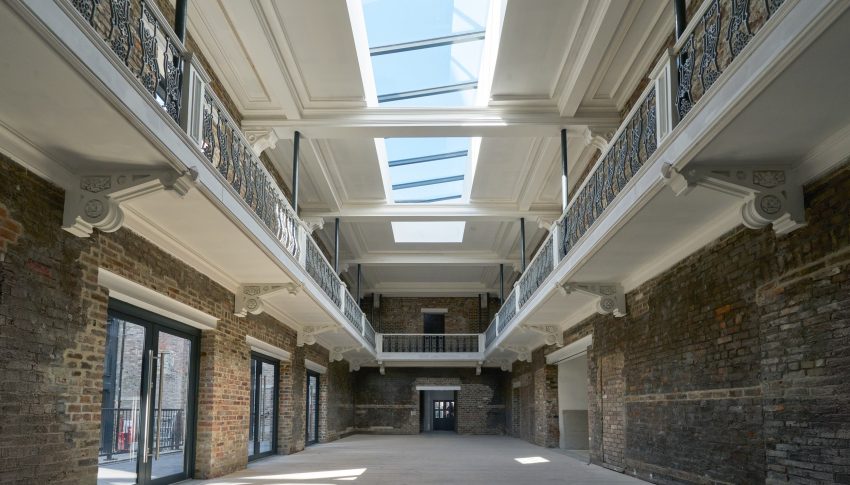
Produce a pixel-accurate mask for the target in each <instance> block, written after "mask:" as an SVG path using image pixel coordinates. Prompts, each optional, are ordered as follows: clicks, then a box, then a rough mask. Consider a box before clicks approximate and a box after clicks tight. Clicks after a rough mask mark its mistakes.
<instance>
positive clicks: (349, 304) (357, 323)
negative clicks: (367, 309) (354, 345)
mask: <svg viewBox="0 0 850 485" xmlns="http://www.w3.org/2000/svg"><path fill="white" fill-rule="evenodd" d="M362 317H363V311H361V310H360V305H358V304H357V301H355V300H354V297H353V296H351V293H349V292H348V291H346V292H345V318H346V320H348V323H350V324H351V325H352V326H353V327H354V328H356V329H357V332H358V333H363V322H362V321H361V318H362Z"/></svg>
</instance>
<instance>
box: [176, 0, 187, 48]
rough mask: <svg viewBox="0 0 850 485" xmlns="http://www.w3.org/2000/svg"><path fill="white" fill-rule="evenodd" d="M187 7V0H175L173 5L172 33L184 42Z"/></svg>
mask: <svg viewBox="0 0 850 485" xmlns="http://www.w3.org/2000/svg"><path fill="white" fill-rule="evenodd" d="M188 7H189V0H177V3H176V4H175V5H174V33H175V34H177V38H178V39H180V42H184V43H185V42H186V10H187V9H188Z"/></svg>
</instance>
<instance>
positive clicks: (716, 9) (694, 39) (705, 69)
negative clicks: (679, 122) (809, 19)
mask: <svg viewBox="0 0 850 485" xmlns="http://www.w3.org/2000/svg"><path fill="white" fill-rule="evenodd" d="M784 2H785V0H765V1H764V2H751V1H746V0H707V1H705V2H703V3H702V5H700V8H699V9H698V10H697V11H696V12H695V14H694V17H693V18H692V19H691V21H690V23H688V26H687V27H686V28H685V31H684V32H683V33H682V36H681V37H680V38H679V41H678V42H677V43H676V46H675V54H676V56H677V57H678V62H679V68H678V72H679V79H678V84H677V89H676V108H677V114H678V116H679V118H680V119H682V118H684V117H685V115H687V114H688V113H689V112H690V111H691V109H692V108H693V107H694V106H695V105H696V104H697V103H698V102H699V100H700V99H701V98H702V97H703V95H705V93H706V92H708V91H709V90H710V89H711V87H712V85H714V83H715V81H717V78H719V77H720V75H721V74H722V73H723V71H724V70H726V68H727V67H728V66H729V65H730V64H731V63H732V61H734V60H735V58H737V57H738V54H740V53H741V51H742V50H744V47H746V46H747V44H749V42H750V40H752V38H753V37H754V36H755V35H756V33H758V31H759V30H761V28H762V27H763V26H764V25H765V23H766V22H767V21H768V20H769V19H770V18H771V17H772V16H773V15H774V14H775V13H776V11H777V10H778V9H779V7H781V6H782V4H783V3H784Z"/></svg>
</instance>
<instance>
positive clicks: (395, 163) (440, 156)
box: [389, 150, 469, 167]
mask: <svg viewBox="0 0 850 485" xmlns="http://www.w3.org/2000/svg"><path fill="white" fill-rule="evenodd" d="M467 155H469V150H460V151H457V152H447V153H436V154H434V155H426V156H424V157H413V158H402V159H400V160H390V161H389V164H390V167H401V166H402V165H412V164H414V163H425V162H434V161H437V160H448V159H450V158H460V157H465V156H467Z"/></svg>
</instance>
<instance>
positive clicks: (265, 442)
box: [248, 354, 279, 461]
mask: <svg viewBox="0 0 850 485" xmlns="http://www.w3.org/2000/svg"><path fill="white" fill-rule="evenodd" d="M278 372H279V364H278V361H276V360H273V359H269V358H267V357H264V356H261V355H259V354H251V419H250V424H249V429H248V460H249V461H250V460H255V459H257V458H261V457H264V456H268V455H271V454H273V453H274V450H275V448H276V445H277V433H276V431H277V408H278V399H277V396H278V379H279V375H278Z"/></svg>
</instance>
